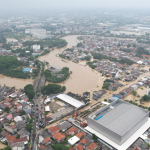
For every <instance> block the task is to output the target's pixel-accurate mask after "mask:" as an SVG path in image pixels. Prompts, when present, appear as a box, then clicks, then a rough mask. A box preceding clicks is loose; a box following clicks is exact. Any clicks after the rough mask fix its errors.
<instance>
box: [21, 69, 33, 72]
mask: <svg viewBox="0 0 150 150" xmlns="http://www.w3.org/2000/svg"><path fill="white" fill-rule="evenodd" d="M30 70H31V68H23V70H22V71H23V72H30Z"/></svg>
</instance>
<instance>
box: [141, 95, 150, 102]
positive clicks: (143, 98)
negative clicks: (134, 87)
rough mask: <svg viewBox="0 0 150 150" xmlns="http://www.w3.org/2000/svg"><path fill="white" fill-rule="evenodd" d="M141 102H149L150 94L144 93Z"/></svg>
mask: <svg viewBox="0 0 150 150" xmlns="http://www.w3.org/2000/svg"><path fill="white" fill-rule="evenodd" d="M140 101H141V102H143V101H144V102H149V101H150V96H149V95H144V96H143V97H142V98H141V99H140Z"/></svg>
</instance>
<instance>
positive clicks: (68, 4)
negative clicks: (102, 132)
mask: <svg viewBox="0 0 150 150" xmlns="http://www.w3.org/2000/svg"><path fill="white" fill-rule="evenodd" d="M0 3H1V5H0V11H1V12H11V11H14V12H15V11H28V10H30V11H39V12H42V11H43V10H49V11H50V10H55V11H60V10H66V9H69V10H71V9H81V10H82V9H83V10H84V9H94V8H96V9H98V8H101V9H108V10H109V9H131V8H133V9H148V8H150V1H149V0H136V1H131V0H105V1H104V0H0Z"/></svg>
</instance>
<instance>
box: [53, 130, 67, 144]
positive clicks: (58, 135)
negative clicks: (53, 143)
mask: <svg viewBox="0 0 150 150" xmlns="http://www.w3.org/2000/svg"><path fill="white" fill-rule="evenodd" d="M53 137H54V138H55V139H56V140H57V141H59V142H60V141H61V140H62V139H63V138H65V137H66V136H65V134H63V133H60V132H56V133H55V134H54V135H53Z"/></svg>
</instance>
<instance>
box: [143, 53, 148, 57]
mask: <svg viewBox="0 0 150 150" xmlns="http://www.w3.org/2000/svg"><path fill="white" fill-rule="evenodd" d="M142 56H143V57H150V55H145V54H143V55H142Z"/></svg>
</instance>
